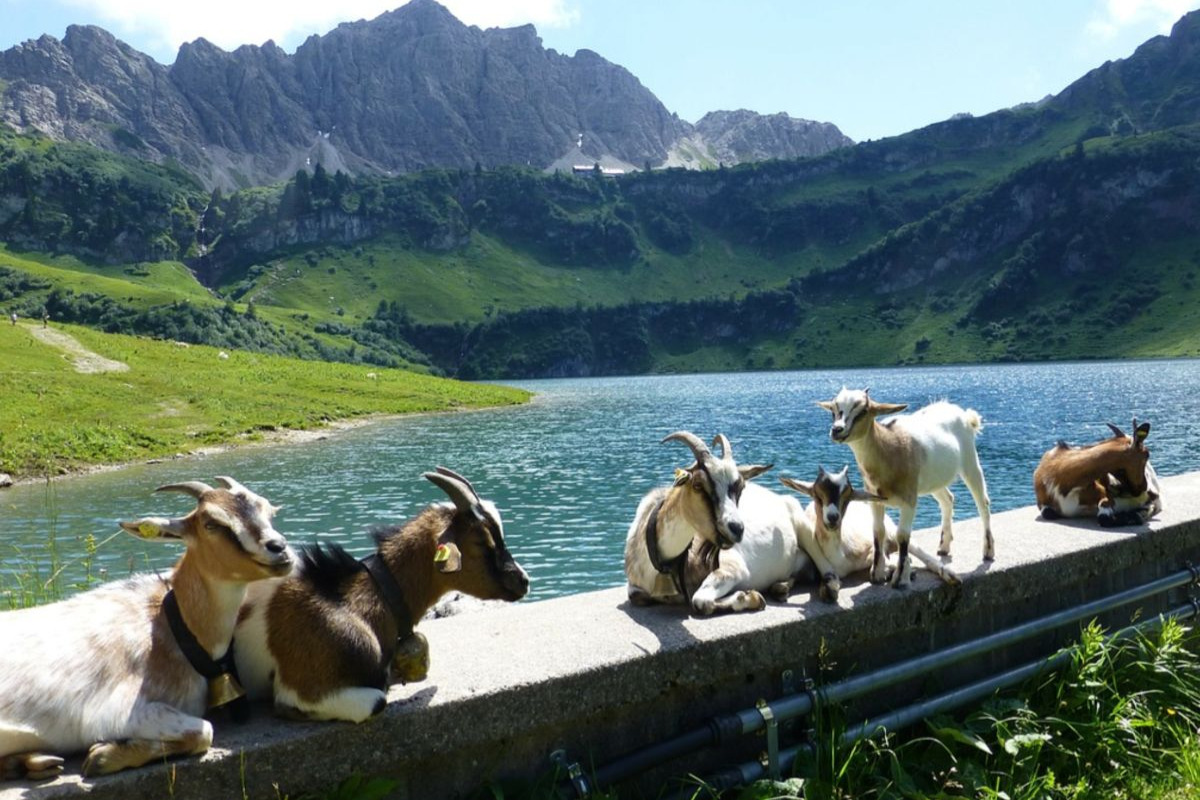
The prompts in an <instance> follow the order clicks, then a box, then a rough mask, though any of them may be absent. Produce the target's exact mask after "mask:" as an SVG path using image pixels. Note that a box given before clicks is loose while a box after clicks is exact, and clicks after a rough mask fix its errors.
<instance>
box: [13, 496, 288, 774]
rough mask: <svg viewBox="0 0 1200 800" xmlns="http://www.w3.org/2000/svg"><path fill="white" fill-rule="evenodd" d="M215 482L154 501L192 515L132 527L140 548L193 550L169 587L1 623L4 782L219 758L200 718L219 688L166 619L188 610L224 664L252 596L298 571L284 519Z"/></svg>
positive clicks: (25, 613) (155, 584)
mask: <svg viewBox="0 0 1200 800" xmlns="http://www.w3.org/2000/svg"><path fill="white" fill-rule="evenodd" d="M217 480H218V481H219V482H220V483H221V488H218V489H213V488H211V487H209V486H207V485H205V484H203V483H200V482H199V481H190V482H187V483H178V484H171V485H169V486H160V487H159V488H158V489H157V490H156V491H159V492H183V493H185V494H188V495H191V496H192V497H194V498H195V500H196V508H195V509H193V510H192V511H191V512H190V513H189V514H187V515H185V516H183V517H177V518H171V519H169V518H166V517H145V518H144V519H141V520H139V521H137V522H122V523H121V527H122V528H123V529H125V530H126V531H128V532H129V533H131V534H133V535H135V536H137V537H139V538H141V539H145V540H148V541H149V540H153V541H182V542H183V544H184V545H185V546H186V548H187V549H186V550H185V551H184V554H183V557H182V558H180V559H179V561H178V562H177V563H176V564H175V568H174V569H173V570H172V571H171V574H170V575H169V576H165V577H164V576H160V575H138V576H134V577H131V578H129V579H126V580H122V581H114V582H112V583H107V584H104V585H102V586H99V587H97V588H95V589H92V590H90V591H87V592H83V593H81V594H78V595H76V596H74V597H71V598H69V599H66V600H61V601H59V602H57V603H52V604H50V605H45V606H38V607H33V608H26V609H21V610H17V611H6V612H4V613H3V614H0V776H4V777H29V778H34V779H40V778H47V777H51V776H53V775H56V774H58V773H59V772H61V771H62V763H63V761H62V758H61V756H62V755H69V754H72V753H76V752H82V751H84V750H87V758H86V759H85V761H84V763H83V772H84V774H85V775H101V774H106V773H110V772H116V771H117V770H121V769H125V768H127V767H136V766H140V765H142V764H146V763H148V762H151V761H157V760H160V759H162V758H165V757H168V756H175V755H196V754H199V753H203V752H204V751H206V750H207V749H208V748H209V746H210V745H211V743H212V736H213V729H212V725H211V724H210V723H209V722H208V721H206V720H204V719H202V718H201V715H202V714H203V713H204V712H205V709H206V707H207V705H208V699H209V695H208V692H209V682H208V680H206V679H205V678H204V677H202V676H201V675H200V673H199V672H197V671H196V668H193V666H192V662H191V661H190V660H189V657H188V655H187V654H186V653H185V650H184V647H186V646H187V645H186V644H184V645H181V643H180V641H179V640H178V639H177V638H176V636H175V635H174V634H173V632H172V623H171V621H170V619H169V613H168V610H167V608H169V607H170V604H173V605H174V607H175V608H178V611H179V615H180V616H181V617H182V620H183V623H184V625H185V626H186V629H187V630H188V631H190V633H191V636H192V637H193V640H194V642H195V643H198V645H199V647H200V648H201V649H202V650H203V651H204V653H205V654H207V657H208V658H210V659H212V661H214V662H217V665H221V662H222V660H223V658H224V657H225V655H226V654H227V651H228V649H229V646H230V641H231V640H232V638H233V629H234V625H235V623H236V621H237V614H238V608H239V607H240V606H241V603H242V598H243V595H244V594H245V590H246V586H247V584H248V583H250V582H252V581H257V580H260V579H263V578H269V577H274V576H278V575H283V574H286V573H287V572H288V571H290V570H291V568H292V555H291V552H290V551H289V550H288V547H287V542H286V540H285V539H284V537H283V536H281V535H280V534H279V533H277V532H276V531H275V529H274V528H273V527H272V525H271V518H272V516H273V515H274V514H275V512H276V511H277V509H276V508H275V507H274V506H272V505H271V504H270V503H269V502H267V500H266V499H264V498H262V497H260V496H259V495H257V494H255V493H254V492H251V491H250V490H249V489H247V488H246V487H244V486H242V485H241V484H239V483H238V482H237V481H235V480H233V479H232V478H227V477H219V478H217ZM168 595H170V597H172V598H174V600H173V601H170V600H168V599H167V598H168ZM164 603H168V606H167V608H165V607H164Z"/></svg>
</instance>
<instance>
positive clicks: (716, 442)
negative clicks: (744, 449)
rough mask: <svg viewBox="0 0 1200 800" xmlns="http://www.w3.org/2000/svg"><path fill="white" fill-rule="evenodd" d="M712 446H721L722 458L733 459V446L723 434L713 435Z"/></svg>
mask: <svg viewBox="0 0 1200 800" xmlns="http://www.w3.org/2000/svg"><path fill="white" fill-rule="evenodd" d="M713 447H720V448H721V458H722V459H724V460H726V461H733V446H732V445H730V444H729V440H728V439H727V438H725V434H723V433H718V434H717V435H716V436H714V437H713Z"/></svg>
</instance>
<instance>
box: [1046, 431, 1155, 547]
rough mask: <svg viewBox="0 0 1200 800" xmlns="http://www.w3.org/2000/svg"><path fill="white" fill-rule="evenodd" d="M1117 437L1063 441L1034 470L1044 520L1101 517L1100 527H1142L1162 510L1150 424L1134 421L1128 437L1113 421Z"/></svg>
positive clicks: (1114, 433) (1051, 449)
mask: <svg viewBox="0 0 1200 800" xmlns="http://www.w3.org/2000/svg"><path fill="white" fill-rule="evenodd" d="M1108 427H1109V429H1110V430H1112V433H1113V435H1112V437H1110V438H1108V439H1105V440H1104V441H1101V442H1097V443H1095V444H1092V445H1088V446H1085V447H1071V446H1070V445H1068V444H1067V443H1066V442H1061V441H1060V442H1059V443H1058V444H1056V445H1055V446H1054V447H1052V448H1050V449H1049V450H1047V451H1046V453H1045V454H1044V455H1043V456H1042V460H1041V461H1040V462H1038V465H1037V469H1036V470H1034V473H1033V489H1034V493H1035V494H1036V495H1037V504H1038V510H1040V511H1041V513H1042V518H1043V519H1058V518H1060V517H1092V516H1094V517H1096V518H1097V519H1098V520H1099V522H1100V524H1101V525H1104V526H1105V527H1113V526H1117V525H1140V524H1142V523H1144V522H1145V521H1146V520H1148V519H1150V517H1152V516H1154V515H1155V514H1157V513H1158V512H1160V511H1162V495H1161V493H1160V492H1159V488H1158V476H1157V475H1156V474H1155V472H1154V467H1152V466H1150V451H1149V450H1148V449H1146V437H1147V436H1149V435H1150V423H1149V422H1143V423H1142V424H1141V425H1139V424H1138V421H1137V419H1136V418H1135V419H1134V420H1133V435H1132V436H1128V435H1126V434H1125V432H1124V431H1122V430H1121V429H1120V428H1118V427H1117V426H1116V425H1113V424H1112V423H1111V422H1110V423H1108Z"/></svg>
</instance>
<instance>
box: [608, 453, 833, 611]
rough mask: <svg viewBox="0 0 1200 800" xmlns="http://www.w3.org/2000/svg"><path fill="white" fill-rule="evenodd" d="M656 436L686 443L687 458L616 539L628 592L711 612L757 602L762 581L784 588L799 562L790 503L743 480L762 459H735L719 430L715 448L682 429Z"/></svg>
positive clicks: (795, 514)
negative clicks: (621, 541) (690, 458)
mask: <svg viewBox="0 0 1200 800" xmlns="http://www.w3.org/2000/svg"><path fill="white" fill-rule="evenodd" d="M663 441H664V442H669V441H678V442H682V443H683V444H685V445H687V446H688V447H689V448H690V449H691V451H692V454H693V455H694V456H695V458H696V461H695V463H694V464H693V465H692V466H691V467H689V468H688V469H681V470H679V471H678V473H677V476H676V479H675V482H674V483H673V484H672V485H671V486H663V487H659V488H657V489H653V490H651V491H650V493H649V494H647V495H646V496H645V497H644V498H642V501H641V502H640V503H639V504H638V509H637V513H636V514H635V516H634V519H633V522H632V523H631V524H630V526H629V532H628V534H627V536H626V539H625V577H626V579H627V581H628V585H627V591H628V593H629V599H630V601H631V602H633V603H635V604H638V605H642V604H646V603H654V602H658V603H685V602H690V603H691V605H692V608H694V609H695V610H696V611H697V612H699V613H701V614H711V613H713V612H714V611H757V610H760V609H762V608H763V607H765V605H766V601H765V600H764V598H763V596H762V592H764V591H765V592H768V593H769V594H771V595H772V596H773V597H776V598H781V599H782V598H786V597H787V593H788V591H790V589H791V587H792V583H793V581H794V580H795V577H796V575H797V573H800V572H802V571H803V570H804V569H805V568H806V567H807V566H808V564H809V559H808V556H807V554H806V553H805V552H804V551H803V550H802V549H801V548H800V546H799V544H798V540H797V538H796V534H795V531H794V524H795V523H794V520H795V519H797V518H800V517H801V516H802V515H803V508H802V506H801V505H800V503H799V502H798V501H797V500H796V499H795V498H793V497H785V496H782V495H779V494H776V493H775V492H772V491H770V490H769V489H765V488H763V487H762V486H759V485H758V484H754V483H749V481H750V479H752V478H754V477H756V476H758V475H761V474H762V473H764V472H766V471H767V470H768V469H770V468H771V467H770V465H768V466H761V465H741V466H740V465H738V464H737V463H736V462H734V460H733V448H732V447H731V446H730V444H729V440H728V439H727V438H726V437H725V436H724V434H717V436H716V438H715V439H714V440H713V444H714V446H715V447H719V448H720V451H721V455H720V456H719V457H718V456H716V455H713V453H712V452H711V451H710V450H709V448H708V447H707V446H706V445H705V444H704V442H702V441H701V440H700V439H699V438H698V437H696V436H695V435H694V434H692V433H689V432H687V431H678V432H676V433H672V434H671V435H670V436H667V437H666V438H665V439H663Z"/></svg>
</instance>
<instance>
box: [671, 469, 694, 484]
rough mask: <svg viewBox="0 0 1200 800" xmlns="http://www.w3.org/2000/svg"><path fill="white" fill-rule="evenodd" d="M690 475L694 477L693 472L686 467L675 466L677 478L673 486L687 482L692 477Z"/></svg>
mask: <svg viewBox="0 0 1200 800" xmlns="http://www.w3.org/2000/svg"><path fill="white" fill-rule="evenodd" d="M690 477H692V473H690V472H688V471H687V470H686V469H683V468H681V467H676V468H675V480H674V482H673V483H672V486H683V485H684V484H685V483H687V482H688V478H690Z"/></svg>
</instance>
